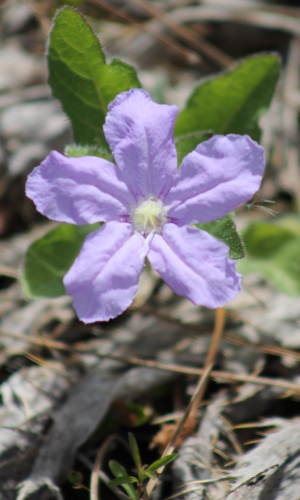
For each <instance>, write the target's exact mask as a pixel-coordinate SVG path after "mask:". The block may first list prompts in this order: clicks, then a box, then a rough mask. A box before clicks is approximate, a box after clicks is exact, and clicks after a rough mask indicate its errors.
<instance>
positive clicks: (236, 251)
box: [196, 214, 245, 259]
mask: <svg viewBox="0 0 300 500" xmlns="http://www.w3.org/2000/svg"><path fill="white" fill-rule="evenodd" d="M196 226H197V227H198V228H199V229H204V230H205V231H207V232H208V233H209V234H211V235H212V236H214V237H215V238H217V239H218V240H221V241H223V242H224V243H226V245H227V246H228V247H229V257H230V258H231V259H241V258H242V257H244V255H245V253H244V248H243V244H242V241H241V238H240V236H239V234H238V232H237V230H236V227H235V223H234V222H233V220H232V215H231V214H228V215H225V217H223V218H222V219H218V220H215V221H213V222H208V223H206V224H196Z"/></svg>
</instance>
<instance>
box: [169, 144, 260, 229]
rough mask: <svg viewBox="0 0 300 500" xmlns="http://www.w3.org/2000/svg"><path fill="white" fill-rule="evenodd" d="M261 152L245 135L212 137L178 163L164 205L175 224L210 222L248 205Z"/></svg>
mask: <svg viewBox="0 0 300 500" xmlns="http://www.w3.org/2000/svg"><path fill="white" fill-rule="evenodd" d="M263 169H264V150H263V148H262V147H261V146H259V145H258V144H257V143H256V142H255V141H253V140H252V139H250V137H248V136H247V135H245V136H240V135H234V134H230V135H227V136H220V135H216V136H214V137H212V138H211V139H210V140H208V141H206V142H203V143H201V144H199V146H197V148H196V149H195V151H193V152H192V153H189V154H188V155H187V156H186V157H185V158H184V159H183V161H182V164H181V167H180V169H179V170H178V173H177V176H176V179H175V184H174V187H173V188H172V189H171V190H170V192H169V193H168V194H167V196H166V198H165V200H164V204H165V206H170V207H171V208H170V209H169V212H168V216H169V217H170V218H171V220H173V221H174V222H176V223H178V224H193V223H195V222H210V221H212V220H216V219H219V218H220V217H223V216H224V215H226V214H228V213H229V212H231V210H234V209H235V208H236V207H237V206H238V205H240V204H241V203H245V202H246V201H248V200H249V199H250V198H252V196H253V195H254V193H255V192H256V191H257V190H258V188H259V186H260V183H261V179H262V173H263Z"/></svg>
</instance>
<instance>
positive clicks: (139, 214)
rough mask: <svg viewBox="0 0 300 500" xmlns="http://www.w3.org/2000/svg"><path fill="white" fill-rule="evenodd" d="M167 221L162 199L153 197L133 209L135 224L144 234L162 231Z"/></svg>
mask: <svg viewBox="0 0 300 500" xmlns="http://www.w3.org/2000/svg"><path fill="white" fill-rule="evenodd" d="M166 221H167V217H166V211H165V209H164V206H163V203H162V201H161V200H156V199H154V198H152V197H151V198H149V199H148V200H144V201H142V202H141V203H139V204H138V205H137V206H136V207H135V208H134V209H133V211H132V222H133V225H134V227H135V229H136V230H137V231H139V232H140V233H142V234H143V235H147V234H149V233H151V232H160V231H161V229H162V226H163V225H164V223H165V222H166Z"/></svg>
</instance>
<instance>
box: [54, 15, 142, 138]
mask: <svg viewBox="0 0 300 500" xmlns="http://www.w3.org/2000/svg"><path fill="white" fill-rule="evenodd" d="M48 66H49V84H50V86H51V88H52V92H53V95H54V96H55V97H56V98H57V99H59V100H60V102H61V104H62V107H63V109H64V111H65V113H66V114H67V115H68V117H69V118H70V120H71V123H72V126H73V132H74V138H75V141H76V142H77V143H80V144H95V143H96V144H97V143H98V144H102V145H104V144H106V142H105V138H104V134H103V129H102V127H103V123H104V119H105V115H106V113H107V105H108V104H109V103H110V102H111V101H112V100H113V99H114V98H115V97H116V95H117V94H119V93H120V92H123V91H125V90H128V89H130V88H132V87H140V82H139V80H138V78H137V75H136V71H135V69H134V68H133V67H132V66H129V65H128V64H125V63H124V62H122V61H120V60H118V59H115V60H113V61H112V63H111V64H106V61H105V57H104V53H103V51H102V48H101V46H100V43H99V41H98V39H97V37H96V36H95V35H94V33H93V31H92V29H91V28H90V26H89V25H88V24H87V23H86V21H85V20H84V19H83V17H82V16H81V15H79V14H78V13H77V12H75V11H74V10H72V9H70V8H63V9H62V10H60V11H59V12H58V14H57V16H56V17H55V19H54V22H53V27H52V31H51V34H50V40H49V49H48Z"/></svg>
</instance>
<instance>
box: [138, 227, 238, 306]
mask: <svg viewBox="0 0 300 500" xmlns="http://www.w3.org/2000/svg"><path fill="white" fill-rule="evenodd" d="M149 246H150V250H149V254H148V258H149V260H150V262H151V264H152V266H153V268H154V269H155V270H156V271H157V272H158V274H159V275H160V276H161V277H162V278H163V279H164V281H165V282H166V283H167V285H169V286H170V288H172V289H173V290H174V291H175V292H176V293H178V295H183V296H184V297H187V298H188V299H189V300H191V302H193V303H194V304H196V305H203V306H206V307H209V308H215V307H221V306H223V305H224V304H226V303H227V302H228V301H229V300H231V299H232V298H233V297H234V296H235V295H236V294H237V293H238V291H239V290H240V282H241V276H240V275H239V274H237V273H236V266H235V262H234V261H232V260H230V259H229V258H228V247H227V246H226V245H225V244H224V243H222V242H221V241H219V240H217V239H216V238H213V237H212V236H211V235H210V234H208V233H207V232H206V231H200V230H199V229H196V228H194V227H189V226H183V227H178V226H176V225H175V224H165V226H164V228H163V232H162V235H159V234H155V235H154V237H153V239H152V241H151V243H150V245H149Z"/></svg>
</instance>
